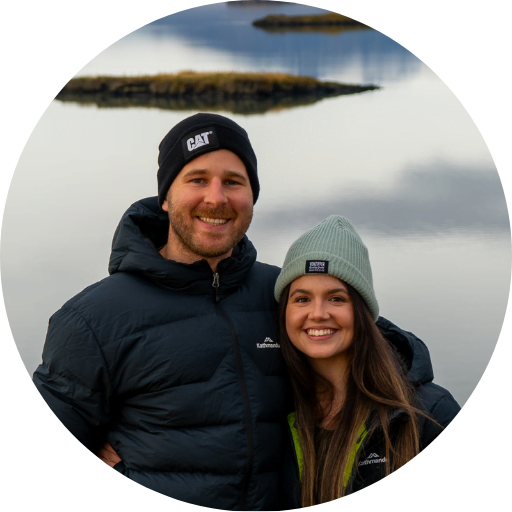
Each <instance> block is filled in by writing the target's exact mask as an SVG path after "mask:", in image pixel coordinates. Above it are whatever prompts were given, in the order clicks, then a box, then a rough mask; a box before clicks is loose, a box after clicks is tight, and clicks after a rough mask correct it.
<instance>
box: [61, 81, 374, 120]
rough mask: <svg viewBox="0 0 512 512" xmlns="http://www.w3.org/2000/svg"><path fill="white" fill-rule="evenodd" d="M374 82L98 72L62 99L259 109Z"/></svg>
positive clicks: (72, 83)
mask: <svg viewBox="0 0 512 512" xmlns="http://www.w3.org/2000/svg"><path fill="white" fill-rule="evenodd" d="M378 88H379V87H378V86H376V85H373V84H368V85H364V84H363V85H359V84H344V83H339V82H325V81H320V80H317V79H316V78H313V77H308V76H295V75H288V74H283V73H234V72H228V73H196V72H192V71H184V72H181V73H177V74H172V75H171V74H165V75H164V74H160V75H152V76H94V77H79V78H73V79H72V80H70V81H69V82H68V83H67V84H66V85H65V86H64V88H63V89H62V90H61V91H60V92H59V94H58V95H57V98H56V99H57V100H60V101H72V102H78V103H84V104H94V103H96V104H97V105H99V106H104V107H107V106H112V107H115V106H117V107H121V106H123V107H127V106H148V107H156V108H165V109H180V108H183V107H184V106H185V105H187V104H189V105H204V106H210V108H211V109H221V108H223V106H226V105H228V104H229V105H231V109H236V108H239V109H242V110H245V111H247V112H248V113H252V112H254V113H256V112H261V111H265V110H268V109H273V108H278V107H280V106H282V107H284V108H286V107H291V106H294V105H300V104H309V103H314V102H316V101H319V100H320V99H322V98H326V97H334V96H340V95H344V94H354V93H360V92H364V91H370V90H375V89H378Z"/></svg>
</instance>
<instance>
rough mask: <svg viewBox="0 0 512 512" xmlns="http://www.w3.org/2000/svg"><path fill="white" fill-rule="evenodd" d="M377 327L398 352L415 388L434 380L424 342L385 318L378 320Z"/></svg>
mask: <svg viewBox="0 0 512 512" xmlns="http://www.w3.org/2000/svg"><path fill="white" fill-rule="evenodd" d="M377 327H378V328H379V329H380V332H381V333H382V334H383V336H384V337H385V338H386V339H387V340H388V342H389V343H390V344H391V345H392V346H393V348H394V349H395V350H396V351H397V353H398V355H399V357H400V360H401V362H402V364H403V365H404V366H405V369H406V371H407V378H408V380H409V382H411V384H413V386H415V387H419V386H421V385H423V384H426V383H427V382H432V381H433V380H434V370H433V368H432V361H431V359H430V353H429V351H428V348H427V346H426V345H425V343H423V341H421V340H420V339H419V338H418V337H416V336H415V335H414V334H412V333H411V332H408V331H404V330H402V329H400V327H397V326H396V325H395V324H393V323H392V322H390V321H389V320H387V319H386V318H383V317H379V319H378V320H377Z"/></svg>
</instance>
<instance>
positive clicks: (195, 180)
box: [192, 178, 203, 183]
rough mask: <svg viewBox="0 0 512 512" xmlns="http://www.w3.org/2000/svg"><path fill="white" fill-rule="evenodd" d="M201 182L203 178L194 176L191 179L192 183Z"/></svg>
mask: <svg viewBox="0 0 512 512" xmlns="http://www.w3.org/2000/svg"><path fill="white" fill-rule="evenodd" d="M202 182H203V178H194V179H193V180H192V183H202Z"/></svg>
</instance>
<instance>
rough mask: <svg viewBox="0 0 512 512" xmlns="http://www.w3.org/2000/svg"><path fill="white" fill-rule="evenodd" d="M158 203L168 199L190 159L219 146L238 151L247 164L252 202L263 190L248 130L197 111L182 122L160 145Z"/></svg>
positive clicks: (225, 118) (216, 115)
mask: <svg viewBox="0 0 512 512" xmlns="http://www.w3.org/2000/svg"><path fill="white" fill-rule="evenodd" d="M158 149H159V150H160V153H159V155H158V173H157V181H158V202H159V204H160V206H162V203H163V202H164V201H165V198H166V196H167V192H168V191H169V187H170V186H171V184H172V182H173V181H174V179H175V178H176V176H178V174H179V172H180V171H181V169H183V167H184V166H185V165H186V164H188V163H189V162H190V161H191V160H193V159H194V158H196V157H198V156H199V155H204V154H205V153H209V152H210V151H216V150H218V149H228V150H229V151H232V152H233V153H235V154H236V155H237V156H238V157H239V158H240V160H242V162H243V163H244V165H245V168H246V169H247V174H248V176H249V181H250V183H251V189H252V197H253V203H256V200H257V199H258V195H259V193H260V184H259V181H258V171H257V167H258V164H257V161H256V155H255V154H254V150H253V149H252V146H251V143H250V141H249V137H248V136H247V132H246V131H245V130H244V129H243V128H242V127H241V126H239V125H238V124H236V123H235V122H234V121H232V120H231V119H228V118H227V117H224V116H220V115H218V114H195V115H193V116H190V117H187V118H186V119H184V120H183V121H180V122H179V123H178V124H177V125H176V126H174V127H173V128H172V129H171V131H170V132H169V133H168V134H167V135H166V136H165V137H164V138H163V140H162V142H160V145H159V146H158Z"/></svg>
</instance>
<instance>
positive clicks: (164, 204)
mask: <svg viewBox="0 0 512 512" xmlns="http://www.w3.org/2000/svg"><path fill="white" fill-rule="evenodd" d="M162 210H163V211H164V212H168V211H169V203H168V202H167V199H165V200H164V202H163V203H162Z"/></svg>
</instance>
